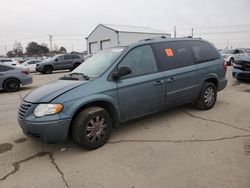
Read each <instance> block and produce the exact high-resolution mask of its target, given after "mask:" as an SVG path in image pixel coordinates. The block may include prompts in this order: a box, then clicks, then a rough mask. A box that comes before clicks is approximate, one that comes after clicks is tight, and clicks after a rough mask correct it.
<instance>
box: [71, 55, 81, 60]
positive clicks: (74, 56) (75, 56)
mask: <svg viewBox="0 0 250 188" xmlns="http://www.w3.org/2000/svg"><path fill="white" fill-rule="evenodd" d="M72 57H73V59H80V56H78V55H73V56H72Z"/></svg>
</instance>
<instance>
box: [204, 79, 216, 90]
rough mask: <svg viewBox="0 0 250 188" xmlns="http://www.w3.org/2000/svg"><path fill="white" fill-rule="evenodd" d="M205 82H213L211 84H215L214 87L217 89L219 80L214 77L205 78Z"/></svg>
mask: <svg viewBox="0 0 250 188" xmlns="http://www.w3.org/2000/svg"><path fill="white" fill-rule="evenodd" d="M205 82H210V83H213V84H214V85H215V87H216V89H218V86H219V81H218V79H217V78H216V77H210V78H207V79H205V80H204V83H205ZM204 83H203V84H204Z"/></svg>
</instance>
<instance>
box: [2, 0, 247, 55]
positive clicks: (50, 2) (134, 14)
mask: <svg viewBox="0 0 250 188" xmlns="http://www.w3.org/2000/svg"><path fill="white" fill-rule="evenodd" d="M99 23H108V24H120V25H135V26H150V27H153V28H156V29H159V30H163V31H167V32H172V30H173V27H174V25H176V27H177V34H178V33H179V34H180V35H181V34H182V33H183V35H187V34H189V33H190V30H191V28H192V27H194V34H195V35H196V33H195V32H198V33H200V35H202V33H203V34H204V35H203V36H202V37H203V38H208V39H213V40H214V39H217V38H221V34H219V35H216V34H211V35H212V36H211V35H209V36H208V35H206V34H207V33H213V32H214V31H215V32H217V31H221V32H225V31H229V32H231V33H230V35H229V33H228V34H225V35H224V38H223V37H222V38H221V39H219V40H215V41H213V42H215V44H216V43H217V44H216V45H217V46H218V47H220V48H222V47H223V46H225V43H229V45H232V44H233V45H238V46H239V45H242V46H247V45H248V43H249V45H248V46H249V47H250V0H237V1H233V0H209V1H208V0H171V1H170V0H152V1H146V0H126V1H124V0H122V1H121V0H0V54H3V53H4V52H5V46H6V47H7V50H11V48H12V46H13V43H14V41H15V40H17V41H20V42H21V43H22V44H23V46H25V45H26V43H27V42H29V41H37V42H39V43H42V42H44V43H48V35H49V34H51V35H54V41H53V43H54V44H56V45H57V46H61V45H64V46H65V47H66V48H67V49H68V50H72V49H73V50H80V51H83V50H85V37H86V36H87V35H88V34H89V33H90V32H91V31H92V30H93V29H94V28H95V26H96V25H98V24H99ZM230 25H239V27H237V29H236V30H235V28H233V27H223V28H216V26H230ZM205 27H212V28H205ZM214 27H215V28H214ZM183 28H187V29H186V30H185V29H183ZM218 29H219V30H218ZM235 31H240V32H242V33H239V34H236V33H235ZM198 35H199V34H197V36H198ZM238 37H239V38H240V41H237V38H238ZM227 38H228V40H224V39H227ZM236 42H238V44H237V43H236Z"/></svg>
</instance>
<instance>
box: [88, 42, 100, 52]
mask: <svg viewBox="0 0 250 188" xmlns="http://www.w3.org/2000/svg"><path fill="white" fill-rule="evenodd" d="M96 52H98V43H97V42H91V43H89V53H90V54H95V53H96Z"/></svg>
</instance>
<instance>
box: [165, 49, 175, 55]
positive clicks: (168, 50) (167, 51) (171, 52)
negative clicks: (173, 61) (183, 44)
mask: <svg viewBox="0 0 250 188" xmlns="http://www.w3.org/2000/svg"><path fill="white" fill-rule="evenodd" d="M165 52H166V54H167V56H168V57H173V56H174V53H173V50H172V49H171V48H167V49H165Z"/></svg>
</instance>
